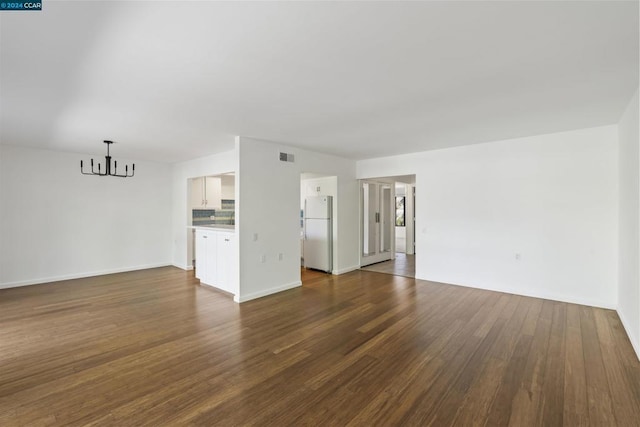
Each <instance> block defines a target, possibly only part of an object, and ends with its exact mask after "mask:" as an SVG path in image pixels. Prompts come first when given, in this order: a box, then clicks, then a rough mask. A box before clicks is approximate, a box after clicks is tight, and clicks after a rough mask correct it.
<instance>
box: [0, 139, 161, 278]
mask: <svg viewBox="0 0 640 427" xmlns="http://www.w3.org/2000/svg"><path fill="white" fill-rule="evenodd" d="M93 157H94V159H96V160H99V161H100V162H101V163H102V164H103V165H104V157H103V155H102V154H98V155H95V156H93ZM89 159H90V156H87V155H84V154H75V153H65V152H58V151H49V150H41V149H32V148H22V147H17V146H7V145H0V287H10V286H19V285H26V284H33V283H43V282H50V281H55V280H62V279H67V278H76V277H85V276H94V275H98V274H105V273H112V272H117V271H125V270H135V269H141V268H148V267H156V266H161V265H169V264H171V250H170V241H171V232H170V226H171V191H170V182H171V181H170V177H171V175H170V170H171V166H170V165H165V164H158V163H150V162H140V161H135V164H136V174H135V177H133V178H124V179H123V178H116V177H97V176H85V175H82V174H81V173H80V160H84V161H85V162H87V161H88V160H89ZM116 160H117V161H118V163H120V164H121V165H124V164H131V163H132V162H133V161H132V160H130V159H124V158H117V157H116ZM86 164H87V163H85V167H86Z"/></svg>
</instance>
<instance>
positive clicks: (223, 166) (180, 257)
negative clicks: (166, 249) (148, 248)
mask: <svg viewBox="0 0 640 427" xmlns="http://www.w3.org/2000/svg"><path fill="white" fill-rule="evenodd" d="M236 168H237V153H236V152H235V150H230V151H225V152H223V153H219V154H214V155H211V156H206V157H201V158H198V159H195V160H189V161H186V162H180V163H175V164H174V165H173V177H172V186H171V188H172V193H171V200H170V201H171V206H172V227H171V232H172V244H171V248H172V250H171V253H172V260H173V265H175V266H176V267H180V268H183V269H190V268H191V267H192V266H191V260H192V259H193V253H192V234H191V230H187V228H186V227H187V224H190V217H191V209H190V206H189V190H188V188H189V179H191V178H196V177H199V176H208V175H219V174H223V173H228V172H234V171H235V170H236Z"/></svg>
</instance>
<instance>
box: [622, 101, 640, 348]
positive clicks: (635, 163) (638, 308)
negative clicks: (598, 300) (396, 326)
mask: <svg viewBox="0 0 640 427" xmlns="http://www.w3.org/2000/svg"><path fill="white" fill-rule="evenodd" d="M639 114H640V112H639V109H638V91H636V93H635V95H634V97H633V99H632V100H631V102H630V103H629V106H628V107H627V109H626V111H625V113H624V115H623V116H622V119H621V120H620V123H619V125H618V133H619V140H620V151H619V157H618V158H619V178H620V197H619V207H620V220H619V226H620V245H619V254H620V256H619V288H618V314H619V315H620V319H621V320H622V323H623V324H624V326H625V329H626V330H627V334H628V335H629V338H630V340H631V343H632V344H633V347H634V348H635V350H636V354H637V355H638V357H639V358H640V274H639V271H640V267H639V266H640V250H639V244H640V224H639V221H640V209H639V201H640V173H639V165H640V150H639V149H638V147H639V146H640V138H639V137H638V133H639V132H638V127H640V124H639V121H638V115H639Z"/></svg>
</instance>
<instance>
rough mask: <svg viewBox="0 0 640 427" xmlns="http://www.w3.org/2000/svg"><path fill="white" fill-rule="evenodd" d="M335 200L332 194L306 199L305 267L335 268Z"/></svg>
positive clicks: (325, 269) (324, 269)
mask: <svg viewBox="0 0 640 427" xmlns="http://www.w3.org/2000/svg"><path fill="white" fill-rule="evenodd" d="M332 214H333V200H332V197H331V196H314V197H307V198H306V199H305V201H304V243H303V255H302V256H303V258H304V266H305V268H313V269H315V270H321V271H325V272H327V273H331V271H332V270H333V221H332Z"/></svg>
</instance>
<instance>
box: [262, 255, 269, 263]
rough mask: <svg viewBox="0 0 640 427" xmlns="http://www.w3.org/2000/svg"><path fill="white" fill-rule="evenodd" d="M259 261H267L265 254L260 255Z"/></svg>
mask: <svg viewBox="0 0 640 427" xmlns="http://www.w3.org/2000/svg"><path fill="white" fill-rule="evenodd" d="M260 262H262V263H265V262H267V256H266V255H265V254H262V255H260Z"/></svg>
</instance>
